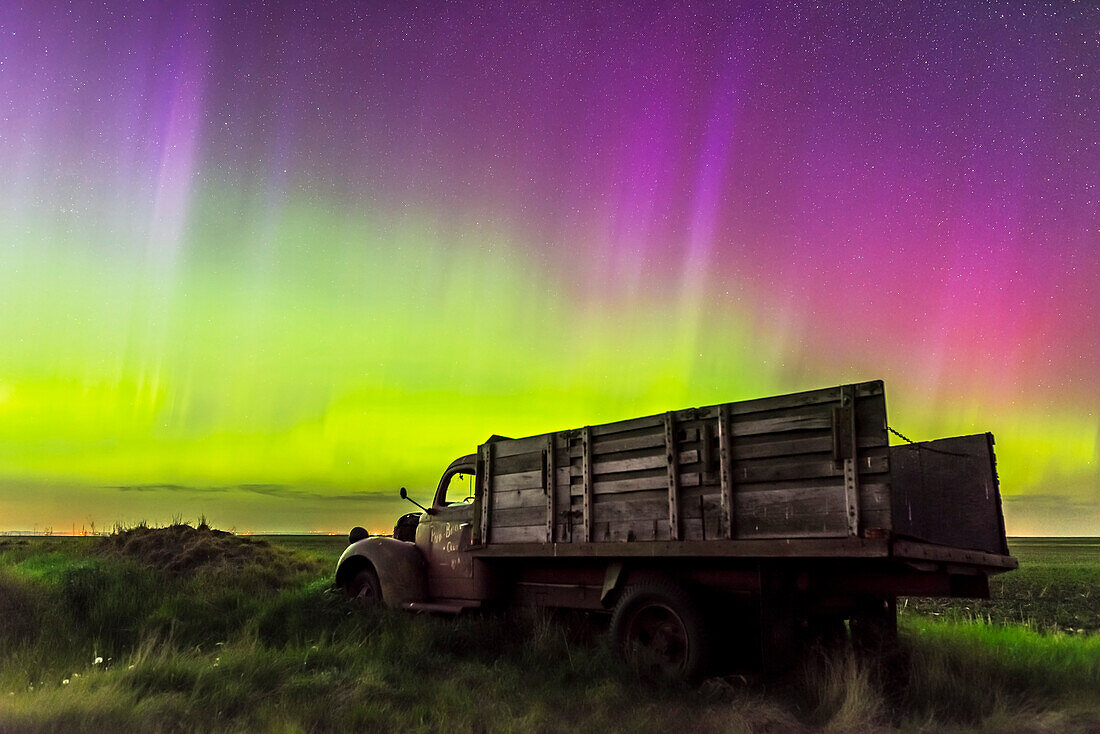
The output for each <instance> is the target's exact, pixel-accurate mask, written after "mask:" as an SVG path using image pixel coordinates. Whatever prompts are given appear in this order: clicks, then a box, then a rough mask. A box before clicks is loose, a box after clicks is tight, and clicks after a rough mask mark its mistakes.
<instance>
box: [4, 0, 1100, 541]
mask: <svg viewBox="0 0 1100 734" xmlns="http://www.w3.org/2000/svg"><path fill="white" fill-rule="evenodd" d="M906 8H907V9H906V10H904V11H899V10H898V9H897V8H895V7H893V6H892V5H891V4H882V5H880V4H871V3H848V4H845V5H843V6H840V5H836V6H826V7H824V8H817V7H813V6H810V5H808V4H802V3H772V2H757V1H753V2H747V3H741V4H737V5H736V7H731V6H729V5H727V4H725V3H715V4H704V3H677V4H672V5H669V4H664V3H657V2H652V3H639V4H621V5H620V4H612V3H584V4H564V5H556V6H548V5H545V6H544V5H543V4H541V3H533V4H518V3H500V4H491V5H485V4H475V3H446V4H444V3H439V4H436V3H427V4H424V5H422V6H414V5H411V4H406V3H356V2H314V3H266V4H264V3H247V2H210V3H203V2H196V3H182V2H179V3H170V2H160V3H158V2H147V3H140V2H126V1H120V2H111V3H106V4H94V5H93V4H82V3H74V4H71V5H69V4H60V3H59V4H56V5H54V4H47V3H24V4H20V3H5V4H4V5H3V6H2V7H0V529H30V528H32V527H37V528H39V529H41V528H45V527H52V528H54V529H55V530H68V529H69V528H70V527H72V526H74V525H75V526H77V527H79V526H81V525H84V524H88V523H90V522H95V523H98V524H99V526H101V527H102V526H106V525H109V524H111V523H114V522H122V523H133V522H137V521H139V520H148V521H150V522H155V521H163V520H167V519H169V518H171V517H173V516H179V517H183V518H184V519H189V518H193V517H196V516H197V515H198V514H199V513H205V514H206V515H207V516H208V517H209V518H210V520H211V522H213V523H214V524H216V525H218V526H219V527H225V528H229V527H236V528H238V529H249V530H256V531H263V530H275V531H290V530H329V529H332V530H341V531H343V530H346V529H347V528H348V527H350V526H352V525H355V524H364V525H367V526H368V527H371V528H372V529H383V528H385V527H387V526H390V525H392V520H393V518H394V516H395V515H396V514H397V513H398V512H401V511H404V510H405V506H403V503H401V502H400V500H398V499H397V497H396V490H397V487H398V486H401V485H404V486H408V487H409V488H410V490H411V491H412V493H413V494H414V496H418V497H421V498H424V497H427V495H428V493H429V488H430V487H434V483H435V481H436V479H437V478H438V475H439V473H440V472H441V470H442V469H443V468H444V467H445V466H446V464H447V463H448V462H449V461H450V460H451V459H452V458H455V457H456V456H458V455H461V454H465V453H470V452H472V451H473V450H474V449H475V448H476V446H477V444H478V443H480V442H481V441H483V440H484V439H485V438H486V437H488V436H489V435H490V434H492V433H499V434H504V435H511V436H519V435H526V434H530V433H536V432H542V431H547V430H556V429H562V428H567V427H574V426H581V425H585V424H588V423H597V422H602V421H607V420H613V419H618V418H625V417H631V416H635V415H643V414H646V413H654V412H659V411H663V410H668V409H672V408H681V407H686V406H690V405H705V404H711V403H715V402H720V401H726V400H737V399H744V398H750V397H757V396H761V395H767V394H777V393H782V392H789V391H794V390H802V389H810V388H815V387H823V386H827V385H833V384H840V383H844V382H851V381H857V380H865V379H877V378H882V379H885V381H886V388H887V398H888V401H889V403H888V410H889V415H890V420H891V424H892V425H893V426H894V427H895V428H897V429H898V430H900V431H901V432H902V433H905V434H906V435H909V436H911V437H913V438H914V439H918V440H923V439H928V438H935V437H942V436H946V435H957V434H962V433H969V432H978V431H986V430H990V431H992V432H994V433H995V435H996V437H997V453H998V462H999V469H1000V474H1001V484H1002V492H1003V494H1004V496H1005V514H1006V520H1007V525H1008V531H1009V533H1010V534H1020V535H1028V534H1039V535H1042V534H1080V535H1100V469H1098V466H1100V464H1098V451H1100V449H1098V435H1100V397H1098V396H1100V336H1098V333H1100V323H1098V318H1097V314H1098V311H1100V295H1098V292H1097V285H1096V284H1097V282H1098V279H1100V216H1098V214H1100V208H1098V206H1097V192H1098V188H1097V184H1098V171H1100V165H1098V164H1100V155H1098V146H1097V140H1098V139H1100V125H1098V122H1100V100H1098V98H1097V93H1096V92H1097V69H1098V68H1100V10H1098V9H1097V7H1096V6H1095V5H1094V4H1091V3H1072V2H1064V3H1060V2H1055V3H1051V4H1047V5H1038V4H1030V3H1025V4H1010V3H937V4H932V3H912V4H907V5H906Z"/></svg>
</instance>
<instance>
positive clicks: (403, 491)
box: [400, 487, 435, 515]
mask: <svg viewBox="0 0 1100 734" xmlns="http://www.w3.org/2000/svg"><path fill="white" fill-rule="evenodd" d="M400 494H401V499H403V500H408V501H409V502H412V503H413V504H414V505H416V506H417V507H419V508H420V509H421V510H423V511H424V512H425V513H427V514H429V515H434V514H435V513H434V512H432V510H431V509H429V508H427V507H425V506H424V505H422V504H420V503H419V502H417V501H416V500H414V499H413V498H412V497H410V496H409V492H408V490H406V489H405V488H404V487H402V488H401V492H400Z"/></svg>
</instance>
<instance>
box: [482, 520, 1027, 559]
mask: <svg viewBox="0 0 1100 734" xmlns="http://www.w3.org/2000/svg"><path fill="white" fill-rule="evenodd" d="M517 530H518V529H517ZM533 530H534V531H535V532H536V534H539V533H541V528H533ZM889 552H890V545H889V541H887V540H886V539H882V538H850V537H845V538H807V539H799V538H790V539H786V538H784V539H764V538H761V539H751V540H705V541H699V540H679V541H644V542H636V543H622V542H614V543H602V542H601V543H526V544H524V543H519V542H507V543H506V542H503V541H502V542H501V543H499V544H495V545H492V546H488V547H485V548H480V549H478V550H475V551H471V555H472V556H474V557H475V558H620V557H640V558H666V557H670V558H671V557H689V558H754V557H756V558H885V557H887V556H888V555H889ZM1013 560H1015V559H1013Z"/></svg>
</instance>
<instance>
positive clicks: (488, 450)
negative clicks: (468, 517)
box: [479, 443, 503, 543]
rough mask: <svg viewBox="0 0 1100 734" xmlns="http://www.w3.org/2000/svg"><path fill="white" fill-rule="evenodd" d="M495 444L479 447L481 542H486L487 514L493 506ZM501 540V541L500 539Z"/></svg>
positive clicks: (487, 530) (487, 538)
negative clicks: (481, 470)
mask: <svg viewBox="0 0 1100 734" xmlns="http://www.w3.org/2000/svg"><path fill="white" fill-rule="evenodd" d="M495 445H496V444H493V443H487V444H485V445H483V446H482V447H481V465H482V467H483V469H484V474H482V477H481V481H482V487H481V497H480V498H479V500H480V502H481V538H480V540H481V542H482V543H488V542H489V541H490V537H489V515H490V513H491V512H492V508H493V490H492V481H493V447H494V446H495ZM502 542H503V541H502Z"/></svg>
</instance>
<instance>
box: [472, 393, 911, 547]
mask: <svg viewBox="0 0 1100 734" xmlns="http://www.w3.org/2000/svg"><path fill="white" fill-rule="evenodd" d="M841 408H844V409H846V410H848V413H846V414H845V420H844V422H843V423H838V419H837V417H836V411H837V410H838V409H841ZM845 427H846V428H845ZM841 431H846V432H844V433H843V435H842V436H840V438H841V440H840V441H839V442H838V436H839V435H840V432H841ZM493 445H494V449H493V451H492V455H491V456H489V455H487V454H485V453H484V452H483V457H484V461H485V465H486V466H489V467H492V473H493V476H492V481H491V482H490V484H489V486H490V487H491V493H492V494H493V497H492V498H491V499H492V501H491V502H489V503H487V505H486V507H487V508H488V510H487V514H486V517H487V518H488V525H487V528H486V530H487V532H486V534H485V535H486V537H488V538H489V539H490V542H492V543H504V542H509V543H516V542H531V543H538V542H541V543H544V542H547V541H548V539H550V540H553V541H554V542H558V543H580V542H586V541H587V542H606V541H622V542H632V541H653V540H662V541H663V540H718V539H731V538H733V539H767V538H843V537H848V536H850V535H861V534H863V531H864V530H865V529H867V528H875V529H888V528H890V527H891V524H892V520H893V518H892V513H891V502H890V451H889V448H888V441H887V435H886V403H885V395H884V393H883V389H882V383H881V382H871V383H862V384H858V385H850V386H846V387H836V388H828V389H825V390H815V391H811V392H806V393H798V394H794V395H783V396H778V397H774V398H763V399H759V400H750V401H743V402H737V403H726V404H722V405H715V406H707V407H704V408H692V409H686V410H679V411H674V412H672V413H667V414H661V415H656V416H647V417H643V418H636V419H632V420H627V421H619V422H616V423H608V424H604V425H599V426H591V427H586V428H582V429H577V430H572V431H562V432H559V433H557V434H547V435H542V436H532V437H529V438H524V439H518V440H502V441H497V442H494V444H493ZM838 445H843V446H844V449H843V450H838V448H837V447H838ZM483 448H484V447H483Z"/></svg>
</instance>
